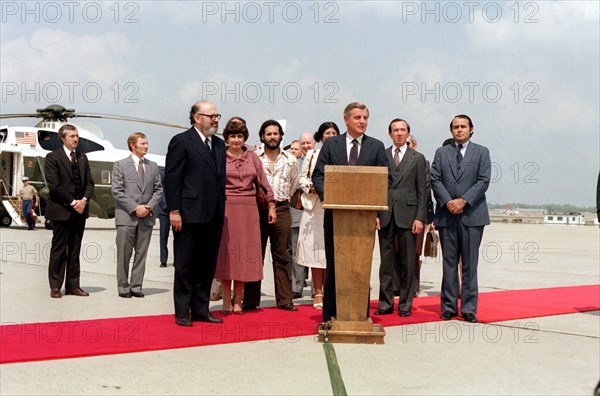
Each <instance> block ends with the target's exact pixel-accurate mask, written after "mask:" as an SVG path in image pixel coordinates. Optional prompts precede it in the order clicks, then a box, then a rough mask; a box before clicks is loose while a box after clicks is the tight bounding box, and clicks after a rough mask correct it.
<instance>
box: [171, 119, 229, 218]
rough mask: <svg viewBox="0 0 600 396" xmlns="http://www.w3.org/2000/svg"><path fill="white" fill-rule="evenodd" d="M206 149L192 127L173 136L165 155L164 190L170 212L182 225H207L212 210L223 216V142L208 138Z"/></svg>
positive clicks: (213, 137)
mask: <svg viewBox="0 0 600 396" xmlns="http://www.w3.org/2000/svg"><path fill="white" fill-rule="evenodd" d="M211 141H212V151H214V152H213V153H209V152H208V150H206V148H205V147H203V146H204V144H203V143H202V139H201V138H200V135H199V134H198V132H197V131H196V129H195V128H194V127H192V128H190V129H188V130H187V131H186V132H182V133H180V134H178V135H175V136H174V137H173V138H172V139H171V142H169V148H168V152H167V158H166V163H165V183H164V191H165V194H166V199H167V207H168V208H169V210H170V211H172V210H179V213H180V214H181V218H182V221H183V222H184V223H209V222H210V221H211V220H212V218H213V216H214V214H215V211H217V212H218V214H219V216H220V218H221V219H222V218H223V216H224V214H225V165H226V161H225V143H224V142H223V140H222V139H220V138H219V137H217V136H214V135H213V136H212V137H211Z"/></svg>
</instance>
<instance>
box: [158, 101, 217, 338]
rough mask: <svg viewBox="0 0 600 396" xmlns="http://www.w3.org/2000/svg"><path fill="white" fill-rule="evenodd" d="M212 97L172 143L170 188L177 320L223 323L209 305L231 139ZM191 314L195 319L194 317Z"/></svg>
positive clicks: (195, 111) (167, 189)
mask: <svg viewBox="0 0 600 396" xmlns="http://www.w3.org/2000/svg"><path fill="white" fill-rule="evenodd" d="M220 119H221V115H220V114H219V113H217V108H216V106H215V105H214V104H212V103H210V102H205V101H201V102H197V103H196V104H194V105H193V106H192V109H191V111H190V122H191V124H192V128H190V129H189V130H188V131H186V132H183V133H180V134H178V135H175V136H174V137H173V138H172V139H171V142H170V143H169V148H168V151H167V159H166V166H165V185H164V191H165V194H166V198H167V207H168V208H169V219H170V222H171V226H173V235H174V249H173V250H174V253H175V281H174V288H173V289H174V290H173V295H174V300H175V321H176V323H177V324H178V325H180V326H192V321H201V322H209V323H221V322H222V321H223V320H222V319H220V318H215V317H214V316H212V314H211V313H210V311H209V310H208V306H209V303H210V288H211V284H212V279H213V276H214V274H215V267H216V264H217V254H218V252H219V244H220V242H221V231H222V229H223V219H224V214H225V143H224V142H223V140H222V139H220V138H218V137H217V136H215V133H216V132H217V128H218V127H219V120H220ZM190 313H191V320H190Z"/></svg>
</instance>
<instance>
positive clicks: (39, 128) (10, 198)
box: [0, 105, 188, 228]
mask: <svg viewBox="0 0 600 396" xmlns="http://www.w3.org/2000/svg"><path fill="white" fill-rule="evenodd" d="M23 117H35V118H41V119H42V120H41V121H40V122H38V123H37V124H36V125H35V126H34V127H21V126H16V127H12V126H1V127H0V151H1V153H2V179H1V182H0V192H1V196H2V205H0V226H3V227H8V226H10V225H11V224H12V223H13V222H14V223H15V224H17V225H23V224H24V220H23V218H22V217H21V215H20V213H21V211H20V205H19V201H18V198H17V195H18V192H19V190H20V189H21V187H22V186H23V182H22V178H23V177H25V176H27V177H28V178H29V183H30V184H31V185H33V186H34V187H35V188H36V190H37V191H38V193H39V197H40V208H39V210H41V213H38V214H42V215H43V213H44V212H45V207H46V200H47V199H48V188H47V187H46V178H45V175H44V162H45V158H46V155H47V154H48V153H50V152H51V151H54V150H56V149H58V148H60V146H61V142H60V139H59V137H58V130H59V128H60V127H61V126H62V125H64V124H67V123H69V124H73V125H75V126H76V127H77V130H78V131H79V144H78V147H77V151H78V152H81V153H85V154H86V155H87V157H88V159H89V161H90V169H91V172H92V176H93V178H94V182H95V184H96V185H95V188H94V193H93V195H92V199H91V200H90V215H91V216H96V217H100V218H105V219H107V218H113V217H114V214H115V202H114V199H113V197H112V192H111V177H112V170H113V163H114V162H115V161H117V160H120V159H122V158H125V157H126V156H128V155H130V152H129V151H127V150H121V149H116V148H115V147H114V146H113V144H112V143H111V142H109V141H108V140H106V139H104V137H103V134H102V131H101V130H100V129H98V128H97V127H96V126H94V125H92V124H90V123H86V122H78V123H72V122H68V119H70V118H80V117H86V118H105V119H112V120H119V121H131V122H141V123H145V124H153V125H162V126H168V127H173V128H179V129H187V128H188V127H183V126H181V125H176V124H167V123H162V122H158V121H150V120H145V119H140V118H133V117H126V116H117V115H109V114H95V113H88V114H82V113H76V112H75V110H73V109H66V108H65V107H63V106H60V105H51V106H48V107H46V108H45V109H38V110H37V112H36V113H31V114H0V119H4V118H23ZM147 158H148V159H150V160H152V161H155V162H156V163H158V165H159V167H161V168H162V167H164V165H165V156H163V155H153V154H148V155H147ZM45 225H46V228H51V225H50V224H49V222H48V221H46V223H45Z"/></svg>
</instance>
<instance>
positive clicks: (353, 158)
mask: <svg viewBox="0 0 600 396" xmlns="http://www.w3.org/2000/svg"><path fill="white" fill-rule="evenodd" d="M357 162H358V140H356V139H352V148H351V149H350V159H349V160H348V165H356V163H357Z"/></svg>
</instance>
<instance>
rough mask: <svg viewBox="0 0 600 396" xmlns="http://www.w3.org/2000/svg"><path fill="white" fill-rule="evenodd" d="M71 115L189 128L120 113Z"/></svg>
mask: <svg viewBox="0 0 600 396" xmlns="http://www.w3.org/2000/svg"><path fill="white" fill-rule="evenodd" d="M73 116H74V117H87V118H102V119H108V120H118V121H129V122H139V123H142V124H150V125H160V126H166V127H171V128H180V129H189V128H188V127H185V126H182V125H178V124H171V123H166V122H160V121H153V120H147V119H144V118H136V117H128V116H120V115H114V114H103V113H88V114H81V113H75V114H74V115H73Z"/></svg>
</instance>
